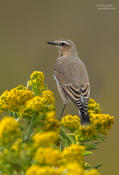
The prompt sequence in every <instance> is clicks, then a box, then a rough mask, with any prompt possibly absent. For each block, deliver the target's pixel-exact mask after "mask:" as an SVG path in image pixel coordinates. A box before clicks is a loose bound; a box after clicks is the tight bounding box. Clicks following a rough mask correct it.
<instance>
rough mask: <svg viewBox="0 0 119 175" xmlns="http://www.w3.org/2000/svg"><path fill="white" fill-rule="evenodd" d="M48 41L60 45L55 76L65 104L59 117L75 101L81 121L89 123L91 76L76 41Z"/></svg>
mask: <svg viewBox="0 0 119 175" xmlns="http://www.w3.org/2000/svg"><path fill="white" fill-rule="evenodd" d="M47 43H48V44H51V45H54V46H56V47H58V50H59V57H58V58H57V60H56V64H55V68H54V69H55V70H54V77H55V79H56V82H57V87H58V90H59V94H60V96H61V98H62V100H63V104H64V105H63V109H62V112H61V116H60V118H59V119H60V120H61V118H62V115H63V112H64V109H65V106H66V104H67V103H68V102H73V103H75V104H76V106H77V107H78V110H79V114H80V118H81V123H82V124H88V123H89V121H90V120H89V115H88V101H89V96H90V84H89V78H88V73H87V70H86V67H85V65H84V64H83V62H82V61H81V60H80V58H79V56H78V53H77V51H76V48H75V45H74V43H73V42H72V41H71V40H56V41H53V42H47Z"/></svg>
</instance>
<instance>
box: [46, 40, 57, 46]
mask: <svg viewBox="0 0 119 175" xmlns="http://www.w3.org/2000/svg"><path fill="white" fill-rule="evenodd" d="M47 44H50V45H54V46H57V45H58V43H57V42H55V41H48V42H47Z"/></svg>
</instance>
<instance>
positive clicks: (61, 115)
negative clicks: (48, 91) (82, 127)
mask: <svg viewBox="0 0 119 175" xmlns="http://www.w3.org/2000/svg"><path fill="white" fill-rule="evenodd" d="M65 107H66V104H64V105H63V108H62V112H61V114H60V117H59V120H61V118H62V115H63V113H64V109H65Z"/></svg>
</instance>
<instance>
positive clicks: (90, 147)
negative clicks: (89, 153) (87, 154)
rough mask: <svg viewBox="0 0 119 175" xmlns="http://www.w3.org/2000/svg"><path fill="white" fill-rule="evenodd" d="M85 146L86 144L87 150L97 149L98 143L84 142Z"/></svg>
mask: <svg viewBox="0 0 119 175" xmlns="http://www.w3.org/2000/svg"><path fill="white" fill-rule="evenodd" d="M84 146H86V150H96V149H98V148H97V145H96V144H95V143H89V144H84Z"/></svg>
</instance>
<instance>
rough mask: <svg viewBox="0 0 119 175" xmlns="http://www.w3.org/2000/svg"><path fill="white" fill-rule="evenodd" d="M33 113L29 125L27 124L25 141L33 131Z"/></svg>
mask: <svg viewBox="0 0 119 175" xmlns="http://www.w3.org/2000/svg"><path fill="white" fill-rule="evenodd" d="M33 121H34V114H33V115H32V118H31V121H30V125H29V129H28V132H27V135H26V138H25V142H27V141H28V140H29V137H30V135H31V133H32V131H33V124H34V122H33Z"/></svg>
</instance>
